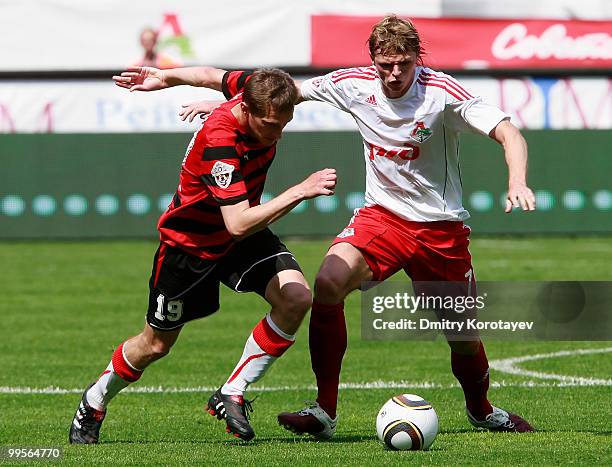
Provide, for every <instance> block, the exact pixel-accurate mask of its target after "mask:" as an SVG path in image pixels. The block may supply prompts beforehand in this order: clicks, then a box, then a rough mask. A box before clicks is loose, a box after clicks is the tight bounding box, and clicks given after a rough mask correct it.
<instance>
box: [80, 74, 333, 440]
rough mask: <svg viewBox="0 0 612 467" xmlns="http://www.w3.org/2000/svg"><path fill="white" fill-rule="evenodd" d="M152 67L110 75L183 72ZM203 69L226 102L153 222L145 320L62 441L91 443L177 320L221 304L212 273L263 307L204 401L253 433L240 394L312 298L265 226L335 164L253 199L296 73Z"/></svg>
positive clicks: (326, 184) (202, 132)
mask: <svg viewBox="0 0 612 467" xmlns="http://www.w3.org/2000/svg"><path fill="white" fill-rule="evenodd" d="M158 72H159V70H156V69H150V68H137V69H134V70H128V71H127V72H125V73H124V76H123V77H116V82H117V83H118V84H119V85H121V86H122V87H126V88H129V89H140V90H154V89H163V88H165V87H169V86H172V85H174V84H175V83H177V81H176V80H177V79H179V78H180V81H181V82H182V81H183V80H185V79H187V78H188V77H189V76H190V73H191V70H190V69H177V70H167V71H164V72H159V74H156V73H158ZM173 73H175V74H177V76H174V75H173ZM185 74H186V75H187V78H186V77H185V76H183V75H185ZM126 75H127V76H126ZM198 75H199V76H202V73H201V70H200V73H199V74H198ZM204 76H205V78H206V79H208V78H210V80H211V82H213V81H214V82H217V83H220V85H219V84H217V85H215V86H214V87H215V88H216V89H218V90H221V91H223V93H224V94H225V96H226V97H227V98H228V99H230V100H229V101H228V102H227V103H225V104H223V105H221V106H220V107H219V108H218V109H216V110H215V111H214V112H213V113H212V114H210V116H208V118H207V119H206V120H205V121H204V122H203V123H202V126H201V128H200V129H199V130H198V131H196V133H195V134H194V137H193V139H192V140H191V143H190V144H189V147H188V148H187V154H186V156H185V159H184V160H183V164H182V167H181V172H180V182H179V186H178V189H177V191H176V194H175V196H174V199H173V200H172V203H171V204H170V206H169V207H168V210H167V211H166V212H165V213H164V214H163V215H162V216H161V218H160V220H159V224H158V229H159V232H160V239H161V243H160V246H159V249H158V250H157V253H156V255H155V258H154V261H153V271H152V274H151V279H150V281H149V288H150V294H149V308H148V312H147V316H146V324H145V327H144V330H143V331H142V332H141V333H140V334H139V335H137V336H135V337H132V338H130V339H128V340H126V341H125V342H123V343H122V344H121V345H119V346H118V347H117V349H116V350H115V352H114V353H113V356H112V359H111V361H110V363H109V364H108V366H107V368H106V369H105V370H104V371H103V372H102V375H101V376H100V377H99V378H98V379H97V380H96V381H95V382H94V383H93V384H92V385H91V386H90V387H89V388H88V389H87V390H86V391H85V393H84V394H83V397H82V400H81V403H80V405H79V407H78V409H77V412H76V415H75V417H74V420H73V422H72V425H71V427H70V436H69V439H70V442H71V443H78V444H90V443H96V442H97V441H98V437H99V430H100V426H101V424H102V420H103V419H104V416H105V414H106V408H107V405H108V403H109V402H110V400H111V399H112V398H113V397H114V396H115V395H116V394H117V393H118V392H119V391H121V390H122V389H124V388H125V387H127V386H128V385H129V384H130V383H133V382H135V381H137V380H138V379H139V378H140V376H141V375H142V372H143V370H144V369H145V368H146V367H147V366H148V365H149V364H151V363H152V362H154V361H156V360H158V359H160V358H161V357H164V356H165V355H167V354H168V352H169V351H170V348H171V347H172V345H173V344H174V343H175V342H176V340H177V338H178V335H179V333H180V331H181V329H182V328H183V325H184V324H185V323H187V322H188V321H191V320H194V319H197V318H202V317H205V316H208V315H210V314H212V313H214V312H215V311H217V310H218V308H219V284H220V283H221V282H222V283H224V284H225V285H227V286H228V287H230V288H232V289H234V290H235V291H237V292H257V293H258V294H259V295H261V296H262V297H264V298H265V299H266V300H267V301H268V303H269V304H270V306H271V310H270V312H269V313H268V314H266V315H265V316H264V318H263V319H262V320H261V321H260V322H259V323H258V324H257V325H256V326H255V328H254V329H253V332H252V333H251V335H250V336H249V337H248V339H247V342H246V345H245V347H244V352H243V354H242V357H241V358H240V361H239V362H238V363H237V365H236V367H235V369H234V370H233V371H232V372H231V374H230V377H229V378H228V380H227V381H226V382H225V384H224V385H222V386H221V387H220V388H219V389H218V390H217V391H216V392H215V393H214V394H213V395H212V396H211V397H210V399H209V401H208V407H207V408H208V411H209V412H210V413H211V415H214V416H217V418H219V419H225V421H226V424H227V428H228V431H229V432H231V433H233V434H234V435H235V436H237V437H239V438H241V439H244V440H250V439H251V438H253V436H255V433H254V431H253V429H252V428H251V426H250V424H249V422H248V418H247V415H248V410H250V402H249V401H247V400H245V399H244V397H243V394H244V392H245V391H246V389H247V387H248V386H249V385H250V384H251V383H254V382H256V381H257V380H259V379H260V378H261V377H262V376H263V374H264V373H265V372H266V370H267V369H268V368H269V367H270V365H271V364H272V363H273V362H274V361H275V360H276V359H277V358H278V357H280V356H281V355H282V354H283V353H284V352H285V351H286V350H287V349H288V348H289V347H290V346H291V345H292V344H293V342H294V340H295V333H296V331H297V329H298V327H299V325H300V323H301V322H302V319H303V318H304V315H305V314H306V312H307V311H308V309H309V308H310V305H311V303H312V295H311V292H310V289H309V287H308V284H307V283H306V280H305V278H304V276H303V274H302V272H301V270H300V267H299V265H298V263H297V262H296V260H295V258H294V257H293V255H292V254H291V252H290V251H289V250H288V249H287V248H286V247H285V245H284V244H283V243H282V242H281V241H280V240H279V239H278V237H277V236H276V235H274V234H273V233H272V232H271V231H270V230H269V229H268V228H267V227H268V225H269V224H271V223H272V222H274V221H275V220H277V219H278V218H280V217H281V216H283V215H285V214H287V213H288V212H289V211H291V209H293V207H295V206H296V205H297V204H298V203H300V202H301V201H302V200H305V199H309V198H313V197H316V196H320V195H331V194H333V190H334V187H335V184H336V173H335V170H334V169H324V170H321V171H319V172H316V173H314V174H312V175H311V176H309V177H308V178H307V179H306V180H304V181H303V182H301V183H299V184H297V185H295V186H293V187H291V188H289V189H288V190H287V191H285V192H284V193H282V194H280V195H279V196H277V197H276V198H274V199H272V200H270V201H269V202H267V203H265V204H260V197H261V194H262V191H263V187H264V182H265V179H266V174H267V171H268V169H269V168H270V165H271V164H272V162H273V160H274V156H275V154H276V143H277V141H278V140H279V139H280V137H281V132H282V130H283V128H284V127H285V125H286V124H287V123H288V122H289V121H290V120H291V118H292V116H293V108H294V103H295V102H296V101H297V95H298V92H297V89H296V87H295V85H294V83H293V80H292V79H291V77H290V76H289V75H288V74H286V73H285V72H283V71H281V70H258V71H256V72H255V73H253V74H249V73H246V72H231V73H230V72H225V71H223V70H219V69H210V76H209V75H207V74H206V73H204ZM126 77H127V80H126V79H122V78H126Z"/></svg>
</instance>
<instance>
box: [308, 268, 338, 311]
mask: <svg viewBox="0 0 612 467" xmlns="http://www.w3.org/2000/svg"><path fill="white" fill-rule="evenodd" d="M314 289H315V297H316V299H317V300H320V301H324V302H326V303H327V302H333V303H335V302H337V301H342V300H344V295H345V291H344V284H342V281H340V280H338V278H337V277H336V276H334V275H333V274H331V273H330V272H329V271H320V272H319V273H318V274H317V277H316V278H315V286H314Z"/></svg>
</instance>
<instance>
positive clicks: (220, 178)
mask: <svg viewBox="0 0 612 467" xmlns="http://www.w3.org/2000/svg"><path fill="white" fill-rule="evenodd" d="M234 168H235V167H234V166H233V165H232V164H226V163H225V162H221V161H217V162H215V165H213V168H212V170H211V172H210V173H211V175H212V176H213V178H214V179H215V183H216V184H217V185H219V187H220V188H227V187H228V186H229V184H230V183H231V182H232V172H233V171H234Z"/></svg>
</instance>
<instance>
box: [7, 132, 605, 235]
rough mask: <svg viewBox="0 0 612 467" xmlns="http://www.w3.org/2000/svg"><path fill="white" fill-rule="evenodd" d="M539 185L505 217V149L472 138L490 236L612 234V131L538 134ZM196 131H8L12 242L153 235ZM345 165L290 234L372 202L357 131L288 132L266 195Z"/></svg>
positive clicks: (285, 225)
mask: <svg viewBox="0 0 612 467" xmlns="http://www.w3.org/2000/svg"><path fill="white" fill-rule="evenodd" d="M524 134H525V137H526V138H527V140H528V143H529V148H530V162H529V165H530V171H529V173H530V176H529V181H530V185H531V186H532V188H533V189H534V190H535V191H536V196H537V201H538V207H539V210H538V211H537V212H536V213H530V214H525V213H522V212H514V213H512V214H509V215H507V214H504V212H503V209H502V207H501V200H502V198H503V196H504V191H505V188H506V183H507V181H506V168H505V164H504V161H503V153H502V151H501V148H499V147H498V146H497V145H496V144H495V143H494V142H492V141H490V140H488V139H487V138H483V137H478V136H473V135H465V136H464V137H463V139H462V144H461V159H462V168H461V173H462V176H463V185H464V203H465V206H466V207H467V208H468V209H469V210H470V212H471V213H472V218H471V219H470V220H469V221H468V224H469V225H470V226H471V227H472V228H473V229H474V231H475V232H478V233H502V232H503V233H530V232H533V233H551V232H568V233H581V232H583V233H594V232H612V182H611V181H610V176H611V175H610V172H611V169H612V157H611V156H612V153H611V150H610V149H611V147H612V132H609V131H585V130H580V131H527V132H525V133H524ZM190 138H191V134H96V135H83V134H81V135H59V134H52V135H46V134H45V135H3V136H2V137H0V159H1V165H0V171H1V172H0V238H82V237H153V236H155V235H156V231H155V225H156V221H157V218H158V217H159V215H160V213H161V212H162V211H163V210H164V209H165V207H166V206H167V204H168V203H169V201H170V196H171V195H172V193H173V192H174V190H175V189H176V185H177V181H178V169H179V165H180V161H181V159H182V157H183V152H184V149H185V148H186V146H187V144H188V142H189V140H190ZM324 167H336V168H337V169H338V173H339V179H340V183H339V186H338V189H337V193H336V195H335V196H334V197H326V198H318V199H316V200H309V201H307V202H304V203H302V204H301V205H299V206H298V207H297V208H296V209H295V210H294V211H293V212H292V213H290V214H289V215H287V216H286V217H285V218H284V219H282V220H281V221H279V222H278V223H277V224H276V226H275V228H274V230H275V231H276V232H278V233H280V234H287V235H332V234H335V233H337V232H338V231H339V230H341V229H342V228H343V227H344V226H345V225H346V223H347V222H348V220H349V218H350V216H351V213H352V211H353V209H354V208H355V207H358V206H360V205H361V203H362V200H363V187H364V162H363V155H362V151H361V141H360V138H359V135H358V134H357V133H349V132H338V133H335V132H325V133H287V134H286V135H285V136H284V138H283V140H282V141H281V143H280V146H279V151H278V156H277V159H276V161H275V164H274V166H273V168H272V170H271V173H270V175H269V177H268V183H267V186H266V192H265V194H264V196H265V197H269V196H273V195H275V194H278V193H279V192H280V191H282V190H283V189H285V188H287V187H289V186H290V185H292V184H294V183H295V182H297V181H300V180H302V179H303V178H305V177H306V176H307V175H308V174H309V173H310V172H312V171H315V170H318V169H320V168H324Z"/></svg>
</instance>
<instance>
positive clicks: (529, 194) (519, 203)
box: [505, 184, 536, 213]
mask: <svg viewBox="0 0 612 467" xmlns="http://www.w3.org/2000/svg"><path fill="white" fill-rule="evenodd" d="M519 207H520V208H523V211H535V208H536V203H535V196H534V194H533V191H531V189H530V188H529V187H528V186H527V185H523V184H521V185H513V186H511V187H510V189H509V190H508V196H507V198H506V210H505V211H506V212H507V213H508V212H511V211H512V209H513V208H519Z"/></svg>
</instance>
